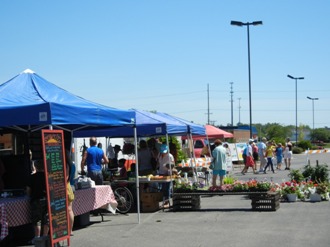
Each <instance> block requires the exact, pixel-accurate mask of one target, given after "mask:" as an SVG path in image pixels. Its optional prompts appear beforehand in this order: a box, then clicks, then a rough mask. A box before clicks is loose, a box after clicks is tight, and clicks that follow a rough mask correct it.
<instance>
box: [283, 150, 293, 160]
mask: <svg viewBox="0 0 330 247" xmlns="http://www.w3.org/2000/svg"><path fill="white" fill-rule="evenodd" d="M291 157H292V151H289V152H287V153H285V154H284V159H291Z"/></svg>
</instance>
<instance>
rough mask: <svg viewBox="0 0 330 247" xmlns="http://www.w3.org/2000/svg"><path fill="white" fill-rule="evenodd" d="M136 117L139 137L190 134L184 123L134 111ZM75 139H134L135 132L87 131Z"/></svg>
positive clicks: (128, 129) (126, 129)
mask: <svg viewBox="0 0 330 247" xmlns="http://www.w3.org/2000/svg"><path fill="white" fill-rule="evenodd" d="M132 110H133V111H134V112H135V116H136V131H137V136H138V137H147V136H164V135H166V134H168V135H178V136H180V135H185V134H187V133H188V127H187V125H186V124H184V123H183V122H180V121H178V120H176V119H171V118H169V117H165V116H160V115H158V114H155V113H152V112H148V111H142V110H136V109H132ZM73 135H74V137H86V136H97V137H100V136H106V137H112V138H114V137H133V136H134V130H133V129H132V128H127V127H116V128H102V129H92V128H90V129H86V130H80V131H76V132H75V133H74V134H73Z"/></svg>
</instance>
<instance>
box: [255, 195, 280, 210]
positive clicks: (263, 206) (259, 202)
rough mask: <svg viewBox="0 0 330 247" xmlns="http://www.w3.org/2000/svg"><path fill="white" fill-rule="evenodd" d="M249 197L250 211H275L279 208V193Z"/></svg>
mask: <svg viewBox="0 0 330 247" xmlns="http://www.w3.org/2000/svg"><path fill="white" fill-rule="evenodd" d="M250 197H251V200H252V202H251V205H252V210H255V211H276V210H277V209H279V208H280V197H281V195H280V192H268V193H267V194H256V195H253V196H250Z"/></svg>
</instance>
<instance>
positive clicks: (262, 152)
mask: <svg viewBox="0 0 330 247" xmlns="http://www.w3.org/2000/svg"><path fill="white" fill-rule="evenodd" d="M266 141H267V139H266V137H263V138H262V139H261V142H259V143H258V154H259V160H260V168H259V172H263V171H264V170H263V169H264V167H265V165H266V164H267V159H266V148H267V146H266Z"/></svg>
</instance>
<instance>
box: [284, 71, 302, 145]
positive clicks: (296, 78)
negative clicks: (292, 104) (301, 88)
mask: <svg viewBox="0 0 330 247" xmlns="http://www.w3.org/2000/svg"><path fill="white" fill-rule="evenodd" d="M288 77H289V78H290V79H293V80H295V81H296V145H297V143H298V103H297V80H304V79H305V78H304V77H293V76H291V75H288Z"/></svg>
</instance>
